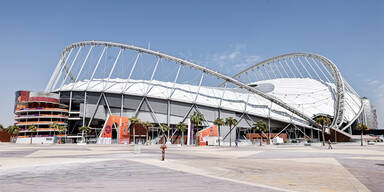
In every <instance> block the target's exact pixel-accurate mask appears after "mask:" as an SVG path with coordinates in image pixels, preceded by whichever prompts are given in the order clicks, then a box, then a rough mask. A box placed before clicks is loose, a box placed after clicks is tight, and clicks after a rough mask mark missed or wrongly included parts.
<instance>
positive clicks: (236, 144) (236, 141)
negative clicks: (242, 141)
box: [235, 139, 239, 147]
mask: <svg viewBox="0 0 384 192" xmlns="http://www.w3.org/2000/svg"><path fill="white" fill-rule="evenodd" d="M238 146H239V141H238V140H237V139H236V140H235V147H238Z"/></svg>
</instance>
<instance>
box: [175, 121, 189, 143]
mask: <svg viewBox="0 0 384 192" xmlns="http://www.w3.org/2000/svg"><path fill="white" fill-rule="evenodd" d="M186 129H187V124H185V123H184V122H179V123H178V124H177V125H176V130H178V131H181V140H182V142H181V145H183V144H184V131H185V130H186Z"/></svg>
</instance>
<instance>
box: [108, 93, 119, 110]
mask: <svg viewBox="0 0 384 192" xmlns="http://www.w3.org/2000/svg"><path fill="white" fill-rule="evenodd" d="M104 95H105V98H107V101H108V104H109V107H111V108H113V107H116V108H120V107H121V95H120V94H119V95H118V94H108V93H106V94H104Z"/></svg>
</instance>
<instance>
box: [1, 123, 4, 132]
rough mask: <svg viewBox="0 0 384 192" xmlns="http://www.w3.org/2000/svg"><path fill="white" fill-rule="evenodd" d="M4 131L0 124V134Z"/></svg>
mask: <svg viewBox="0 0 384 192" xmlns="http://www.w3.org/2000/svg"><path fill="white" fill-rule="evenodd" d="M3 130H4V127H3V125H2V124H0V132H2V131H3Z"/></svg>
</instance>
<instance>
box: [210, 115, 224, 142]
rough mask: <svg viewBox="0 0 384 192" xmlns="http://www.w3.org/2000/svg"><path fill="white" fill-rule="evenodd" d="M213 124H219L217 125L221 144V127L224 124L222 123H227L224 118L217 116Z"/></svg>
mask: <svg viewBox="0 0 384 192" xmlns="http://www.w3.org/2000/svg"><path fill="white" fill-rule="evenodd" d="M213 124H215V125H217V126H218V129H219V146H220V135H221V129H220V126H222V125H224V124H225V122H224V119H221V118H217V119H215V121H214V122H213Z"/></svg>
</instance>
